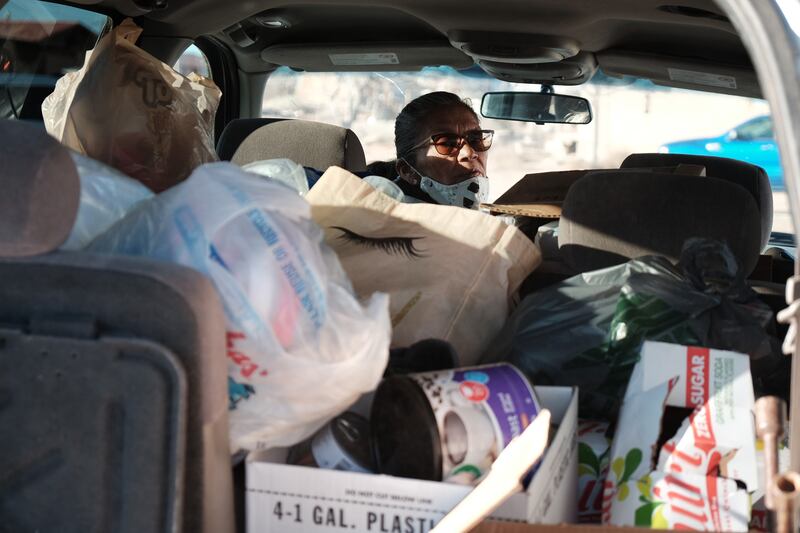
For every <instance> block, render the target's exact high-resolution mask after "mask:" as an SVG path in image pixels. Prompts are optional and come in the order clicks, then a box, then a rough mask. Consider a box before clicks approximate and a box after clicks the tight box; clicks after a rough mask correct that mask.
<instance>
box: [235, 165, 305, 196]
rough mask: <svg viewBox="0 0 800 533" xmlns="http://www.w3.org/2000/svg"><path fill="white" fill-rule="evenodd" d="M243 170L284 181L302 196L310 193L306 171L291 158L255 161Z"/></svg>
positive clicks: (279, 181) (280, 181)
mask: <svg viewBox="0 0 800 533" xmlns="http://www.w3.org/2000/svg"><path fill="white" fill-rule="evenodd" d="M242 170H246V171H247V172H251V173H253V174H258V175H259V176H263V177H265V178H267V179H271V180H273V181H276V182H278V183H283V184H284V185H286V186H287V187H290V188H292V189H294V190H296V191H297V193H298V194H299V195H300V196H305V195H306V194H307V193H308V179H307V178H306V171H305V169H303V167H302V165H299V164H297V163H295V162H294V161H292V160H291V159H265V160H262V161H253V162H252V163H248V164H246V165H245V166H243V167H242Z"/></svg>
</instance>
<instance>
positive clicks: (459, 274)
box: [306, 167, 541, 365]
mask: <svg viewBox="0 0 800 533" xmlns="http://www.w3.org/2000/svg"><path fill="white" fill-rule="evenodd" d="M306 199H307V200H308V201H309V202H310V203H311V207H312V218H313V219H314V221H316V222H317V224H319V225H320V226H322V228H323V229H324V230H325V240H326V242H327V243H328V245H330V246H331V247H332V248H333V249H334V250H335V251H336V253H337V255H338V256H339V259H340V261H341V263H342V266H343V267H344V269H345V271H346V272H347V274H348V275H349V276H350V279H351V280H352V282H353V286H354V288H355V291H356V294H358V295H359V297H367V296H369V295H370V294H372V293H373V292H376V291H379V292H387V293H389V294H390V296H391V303H390V311H391V315H392V325H393V328H394V332H393V335H392V346H407V345H409V344H412V343H413V342H416V341H418V340H421V339H426V338H431V337H433V338H439V339H444V340H446V341H449V342H450V343H451V344H453V346H454V347H455V348H456V351H457V352H458V354H459V357H460V361H459V363H460V364H461V365H470V364H473V363H475V362H477V361H478V358H479V357H480V356H481V354H482V353H483V351H484V350H485V349H486V347H487V346H488V344H489V342H490V341H491V340H492V338H493V337H494V336H495V335H496V334H497V333H498V332H499V331H500V328H501V327H502V326H503V324H504V323H505V321H506V317H507V316H508V313H509V311H510V307H511V305H512V299H513V297H514V294H515V293H516V291H517V289H518V287H519V285H520V284H521V283H522V281H523V280H524V279H525V277H526V276H527V275H528V274H529V273H530V272H532V271H533V269H534V268H535V267H536V266H538V265H539V263H540V262H541V253H540V252H539V249H538V248H537V247H536V246H535V245H534V244H533V243H532V242H531V241H530V240H529V239H528V238H527V237H525V236H524V235H523V234H522V233H521V232H520V231H519V230H517V229H516V228H514V227H511V226H508V225H506V224H505V223H503V222H502V221H501V220H499V219H496V218H494V217H491V216H489V215H486V214H483V213H480V212H478V211H471V210H469V209H462V208H458V207H450V206H439V205H429V204H404V203H400V202H398V201H396V200H394V199H392V198H390V197H389V196H386V195H385V194H383V193H381V192H379V191H377V190H375V189H374V188H372V187H371V186H370V185H369V184H367V183H365V182H363V181H362V180H361V179H359V178H358V177H356V176H354V175H353V174H350V173H349V172H347V171H345V170H342V169H341V168H337V167H331V168H329V169H328V171H327V172H325V174H324V175H323V176H322V178H321V179H320V180H319V182H317V184H316V185H315V186H314V187H313V188H312V189H311V191H310V192H309V193H308V195H307V196H306Z"/></svg>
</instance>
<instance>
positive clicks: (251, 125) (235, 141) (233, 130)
mask: <svg viewBox="0 0 800 533" xmlns="http://www.w3.org/2000/svg"><path fill="white" fill-rule="evenodd" d="M282 120H291V119H288V118H237V119H234V120H231V121H230V122H228V124H227V125H226V126H225V129H223V130H222V134H221V135H220V136H219V140H218V141H217V155H218V156H219V158H220V160H221V161H230V160H231V158H232V157H233V154H235V153H236V150H237V149H238V148H239V145H241V144H242V141H244V140H245V139H247V137H248V136H249V135H250V134H251V133H253V132H254V131H256V130H257V129H258V128H260V127H261V126H266V125H267V124H272V123H273V122H280V121H282Z"/></svg>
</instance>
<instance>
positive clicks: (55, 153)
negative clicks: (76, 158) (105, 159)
mask: <svg viewBox="0 0 800 533" xmlns="http://www.w3.org/2000/svg"><path fill="white" fill-rule="evenodd" d="M0 138H2V139H3V143H2V145H0V190H2V193H0V257H27V256H34V255H40V254H44V253H47V252H50V251H52V250H55V249H57V248H58V247H59V246H61V244H63V243H64V241H66V240H67V237H68V236H69V233H70V231H71V230H72V226H73V224H74V223H75V218H76V217H77V214H78V206H79V203H80V192H81V184H80V178H79V176H78V170H77V168H76V167H75V163H74V162H73V161H72V158H71V157H70V152H69V150H68V149H67V148H66V147H65V146H63V145H62V144H61V143H59V142H58V141H57V140H55V139H54V138H53V137H50V136H49V135H48V134H47V132H45V130H44V129H43V128H41V127H38V126H36V125H34V124H26V123H24V122H20V121H17V120H2V121H0Z"/></svg>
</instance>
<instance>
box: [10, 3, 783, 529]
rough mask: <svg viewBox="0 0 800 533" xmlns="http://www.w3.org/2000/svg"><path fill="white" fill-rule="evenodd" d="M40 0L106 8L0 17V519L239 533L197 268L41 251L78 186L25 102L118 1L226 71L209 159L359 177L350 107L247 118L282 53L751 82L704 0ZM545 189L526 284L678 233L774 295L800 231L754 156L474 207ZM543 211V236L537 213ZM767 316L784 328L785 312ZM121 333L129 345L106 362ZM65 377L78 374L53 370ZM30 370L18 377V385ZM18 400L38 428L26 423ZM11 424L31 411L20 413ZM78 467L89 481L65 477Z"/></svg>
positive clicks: (238, 500)
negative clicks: (288, 163)
mask: <svg viewBox="0 0 800 533" xmlns="http://www.w3.org/2000/svg"><path fill="white" fill-rule="evenodd" d="M4 3H5V2H3V1H2V0H0V7H2V6H3V4H4ZM13 4H14V0H12V4H10V5H13ZM42 4H45V3H44V2H42ZM46 4H47V5H52V6H56V8H65V9H66V8H79V9H81V10H84V11H86V12H92V13H94V14H96V15H97V16H98V17H99V18H98V20H100V22H99V23H97V24H96V28H97V32H96V33H92V32H91V31H89V30H87V26H86V25H81V26H78V29H76V28H75V27H69V25H66V26H65V29H58V28H55V26H54V25H53V24H52V23H51V24H49V25H47V24H43V25H42V27H43V28H46V31H47V35H46V36H38V37H37V36H36V35H34V34H33V33H35V31H34V30H30V31H29V32H28V33H27V34H25V35H27V37H25V36H23V37H20V35H21V34H20V33H14V32H13V31H11V30H10V29H9V26H10V25H11V24H12V23H11V22H9V21H0V45H1V47H2V56H0V68H1V69H2V71H3V72H4V73H6V74H7V73H9V72H12V71H13V70H14V69H18V70H19V71H20V72H26V73H28V74H30V75H31V79H29V80H27V81H26V82H25V83H24V85H23V86H22V87H17V86H14V85H12V84H8V85H6V94H5V96H2V97H0V113H2V114H3V115H2V116H3V117H4V119H3V120H2V122H0V135H2V137H3V138H4V139H6V142H4V143H3V146H2V147H0V161H1V162H2V166H3V168H4V169H5V170H4V171H3V173H2V176H3V177H2V178H0V179H2V182H3V183H4V186H3V188H4V190H6V191H10V192H11V194H7V195H0V287H2V289H0V291H1V292H2V294H3V297H2V298H0V355H2V356H0V375H1V376H3V377H2V378H0V414H2V416H3V417H5V418H3V422H2V425H3V428H4V429H3V433H4V437H3V439H0V517H1V518H2V520H0V522H2V525H0V530H3V531H33V530H40V531H56V530H60V531H165V532H166V531H202V532H208V533H222V532H228V531H244V516H243V515H244V507H243V506H244V504H243V489H242V486H243V483H244V477H243V476H244V472H243V469H242V467H241V465H240V466H239V467H237V468H232V466H231V459H230V457H229V455H228V449H227V434H226V411H227V407H228V404H227V396H226V391H225V387H226V367H225V360H224V359H223V358H220V357H218V356H217V354H218V353H221V352H224V351H225V344H226V339H225V331H224V319H223V318H222V316H223V315H222V307H221V305H220V302H219V298H218V297H217V295H216V294H215V291H214V288H213V286H212V285H211V284H210V282H209V281H208V280H207V279H206V278H204V277H203V276H202V275H200V274H198V273H197V272H194V271H193V270H191V269H189V268H185V267H180V266H177V265H176V266H173V265H166V264H164V263H157V262H155V261H149V260H144V259H142V260H138V259H129V258H109V257H107V256H98V255H93V254H89V253H83V252H76V253H67V252H61V251H58V250H57V248H58V245H59V244H60V242H62V241H63V239H64V237H65V235H66V234H65V231H68V229H69V228H68V227H66V225H65V223H64V220H67V219H69V218H70V216H73V215H71V213H73V214H74V211H75V210H76V209H77V196H78V193H77V192H76V188H77V187H79V183H78V178H77V175H76V174H75V173H73V172H71V171H70V168H71V166H72V165H71V164H70V163H69V161H66V160H65V159H64V158H65V157H66V156H65V152H64V151H63V150H61V149H60V147H59V146H58V143H57V142H56V141H54V140H53V139H51V138H49V137H48V136H46V135H45V134H44V130H43V128H42V127H41V123H42V114H41V103H42V101H43V100H44V98H45V97H46V96H47V95H48V94H49V93H50V91H52V83H53V80H54V79H55V78H56V77H57V76H56V74H55V73H59V75H60V73H62V72H65V69H66V70H69V69H73V70H74V69H76V68H79V67H80V65H81V64H82V61H83V55H84V53H85V51H86V50H88V49H90V48H91V47H92V46H93V44H94V42H96V41H97V39H98V38H99V37H100V35H101V34H102V33H103V32H105V31H107V30H108V28H109V27H110V24H114V25H116V24H118V23H120V22H121V21H122V20H123V19H125V18H127V17H132V18H133V19H134V21H135V22H136V23H137V24H138V25H139V26H141V27H142V28H143V33H142V36H141V38H140V39H139V41H138V43H137V44H138V45H139V46H140V47H141V48H142V49H144V50H146V51H147V52H149V53H150V54H152V55H154V56H155V57H157V58H159V59H160V60H162V61H163V62H164V63H166V64H168V65H173V64H175V63H176V61H177V60H178V58H179V57H180V56H181V54H182V53H183V52H184V50H186V48H187V47H188V46H189V45H192V44H194V45H196V46H197V47H198V48H199V49H200V50H201V51H202V52H203V54H204V56H205V57H206V58H207V61H208V64H209V66H210V73H211V76H212V78H213V80H214V82H215V83H216V84H217V85H218V86H219V88H220V89H221V90H222V100H221V103H220V106H219V109H218V112H217V116H216V122H215V137H216V149H217V155H218V157H219V159H220V160H223V161H231V162H233V163H235V164H237V165H240V166H243V165H246V164H248V163H251V162H254V161H259V160H264V159H272V158H289V159H292V160H294V161H296V162H297V163H300V164H301V165H304V166H308V167H313V168H315V169H321V170H324V169H326V168H328V167H330V166H339V167H342V168H344V169H346V170H350V171H353V172H356V171H363V170H364V169H365V168H366V167H367V163H368V162H371V161H373V160H374V159H375V157H374V156H372V155H371V154H369V153H365V145H362V141H361V140H360V139H359V138H358V136H357V135H356V133H355V132H354V131H353V130H352V129H350V128H349V127H347V126H346V125H343V124H332V123H323V122H319V121H314V120H306V119H301V118H287V117H283V116H281V117H266V116H261V113H260V111H261V102H262V99H265V98H270V97H271V96H272V95H270V94H269V93H267V94H265V93H264V88H265V85H266V83H267V80H268V79H269V77H270V75H271V73H273V72H274V71H275V70H276V69H278V68H279V67H289V68H290V69H293V70H295V71H302V72H362V71H363V72H398V71H409V72H415V71H419V70H420V69H422V68H424V67H431V66H433V67H436V66H449V67H452V68H454V69H462V70H463V69H470V68H476V67H477V68H478V69H480V70H481V71H482V72H483V73H484V75H487V76H489V77H492V78H496V79H499V80H503V81H507V82H515V83H524V84H530V86H531V90H532V91H536V92H538V90H539V85H542V86H548V87H552V86H555V89H556V90H558V88H559V86H578V85H581V84H584V83H587V82H589V80H591V79H592V78H593V77H595V76H598V77H599V76H605V77H608V78H612V79H616V78H622V77H630V78H635V79H644V80H649V81H651V82H653V83H654V84H656V85H659V86H666V87H674V88H681V89H690V90H695V91H702V92H710V93H720V94H727V95H735V96H741V97H747V98H762V97H763V94H762V91H761V88H760V86H759V81H758V78H757V76H756V73H755V70H754V67H753V64H752V61H751V59H750V57H749V55H748V53H747V50H746V48H745V46H744V45H743V42H742V39H741V37H740V35H739V34H738V33H737V31H736V29H735V28H734V26H733V25H732V23H731V21H730V20H729V19H728V17H727V16H726V15H725V13H724V12H723V11H722V9H721V8H720V7H719V6H718V5H717V3H716V2H714V1H713V0H680V1H677V0H604V1H603V2H592V1H586V0H528V1H525V2H519V1H516V0H495V1H493V2H478V1H475V0H460V1H456V0H439V1H436V2H431V1H430V0H405V1H402V2H398V1H396V0H370V1H368V2H367V1H364V0H346V1H345V0H319V1H316V2H306V1H302V0H73V1H52V2H49V3H46ZM9 9H10V8H9ZM15 9H20V8H19V5H17V7H16V8H15ZM31 9H32V11H31V12H32V13H35V12H36V9H34V8H31ZM52 13H61V11H58V9H55V10H52ZM106 20H107V21H108V22H107V23H103V21H106ZM51 22H52V21H51ZM4 28H5V30H4ZM31 32H33V33H31ZM4 60H5V61H4ZM6 64H8V65H13V67H6ZM37 76H39V77H40V78H41V79H38V78H36V77H37ZM398 111H399V109H398ZM54 169H58V171H55V170H54ZM543 203H544V204H551V205H552V206H554V207H555V208H556V211H555V212H556V213H558V214H557V215H556V216H555V217H554V216H553V214H552V213H547V214H540V215H537V214H536V213H533V214H531V213H530V212H527V216H526V217H525V220H524V223H521V224H520V228H521V229H522V230H523V231H524V232H525V233H526V234H527V235H528V236H530V238H531V239H534V238H536V239H537V242H538V243H539V244H540V247H541V249H542V252H543V255H544V262H543V264H542V266H541V267H540V268H539V269H537V270H536V271H535V272H534V274H533V275H532V276H531V277H530V278H529V279H528V280H527V281H526V282H525V284H524V285H523V288H522V293H523V295H524V294H526V293H531V292H535V291H537V290H540V289H542V288H544V287H547V286H550V285H552V284H554V283H557V282H559V281H562V280H565V279H567V278H569V277H571V276H574V275H576V274H580V273H583V272H587V271H591V270H596V269H600V268H605V267H609V266H613V265H618V264H621V263H624V262H626V261H628V260H629V259H632V258H636V257H639V256H641V255H645V254H659V255H663V256H666V257H668V258H670V259H671V260H673V261H677V260H678V259H679V257H680V252H681V248H682V246H683V244H684V242H685V241H686V240H687V239H689V238H691V237H706V238H714V239H719V240H723V241H726V242H728V243H730V244H731V248H732V251H733V254H734V256H735V257H736V259H737V260H738V262H739V264H740V265H741V269H742V272H743V273H744V275H745V276H746V277H747V280H748V284H749V285H750V286H751V287H752V288H753V289H754V290H755V291H756V292H757V293H758V295H759V298H760V299H761V300H762V301H763V302H765V303H766V304H767V305H769V307H770V308H771V309H772V310H773V311H775V312H777V311H779V310H781V309H783V308H784V307H785V306H786V304H785V292H786V282H787V280H788V279H789V278H790V277H791V276H792V274H793V272H794V268H795V267H794V258H795V252H794V240H793V235H788V234H784V233H773V232H772V227H773V194H772V188H771V185H770V180H769V177H768V176H767V174H766V173H765V171H764V170H763V169H762V168H760V167H758V166H756V165H753V164H750V163H747V162H743V161H737V160H734V159H728V158H722V157H712V156H701V155H684V154H677V153H630V154H628V155H627V157H625V158H624V160H622V161H621V162H620V164H619V166H618V167H616V168H575V169H570V170H561V169H554V170H553V171H549V172H539V171H536V172H530V171H529V170H527V169H525V168H523V167H520V168H519V181H518V182H517V183H516V184H515V185H514V186H512V187H511V188H510V189H509V190H508V191H506V192H505V193H504V194H502V195H501V196H500V197H499V198H497V199H496V200H494V201H493V205H495V206H502V207H498V208H497V211H493V210H492V209H490V211H492V212H493V213H495V214H503V213H505V214H512V215H513V214H515V213H517V214H518V213H520V212H524V210H523V211H519V210H518V209H517V210H516V211H515V208H514V206H525V205H529V204H543ZM23 211H24V212H25V213H28V214H26V215H21V214H20V213H22V212H23ZM559 217H560V222H559V225H558V231H557V232H556V233H553V232H552V231H550V232H548V226H549V225H550V226H552V223H553V222H554V220H556V219H558V218H559ZM20 220H24V221H25V224H23V225H22V226H20V223H19V221H20ZM772 327H773V328H774V331H776V333H777V335H778V337H779V338H780V340H783V338H784V337H785V335H786V333H787V326H785V325H782V324H778V323H777V321H774V323H773V325H772ZM120 350H121V351H122V353H124V354H125V356H124V357H121V358H109V357H108V354H109V353H112V352H113V353H117V352H119V351H120ZM31 354H35V355H36V357H31ZM64 354H69V356H67V357H60V356H59V355H64ZM78 354H80V356H78ZM62 359H63V361H62ZM45 362H47V364H46V365H44V363H45ZM123 373H124V375H125V376H126V377H125V379H120V378H119V376H121V375H122V374H123ZM67 374H69V375H72V376H73V378H74V379H72V380H70V381H69V383H71V384H72V385H70V386H68V387H64V386H63V385H60V383H61V377H62V375H67ZM20 375H24V376H27V378H26V379H19V376H20ZM787 379H788V378H787ZM31 380H33V381H35V382H36V383H37V390H35V391H32V390H26V388H25V387H22V386H20V385H19V384H25V383H29V382H30V381H31ZM64 382H66V381H64ZM112 392H113V394H111V393H112ZM787 393H788V391H787ZM31 394H33V395H35V396H36V397H37V398H38V400H37V401H36V402H35V409H36V412H31V410H30V408H28V407H26V408H25V409H24V410H22V409H17V408H15V405H19V404H17V403H16V402H15V401H14V399H15V398H17V397H24V396H26V395H31ZM108 397H114V398H116V400H115V401H111V402H109V401H107V398H108ZM26 405H27V404H26ZM3 411H5V413H3ZM76 413H88V414H91V416H89V415H88V414H87V415H86V416H77V415H76ZM31 418H34V419H36V420H37V424H35V425H31V424H22V423H21V421H22V420H27V419H31ZM67 422H68V423H67ZM18 426H19V427H25V428H26V429H25V430H24V431H13V429H12V428H14V427H18ZM134 450H135V451H136V453H135V454H134ZM76 482H77V483H79V485H80V486H81V487H83V489H82V490H80V491H75V490H73V487H74V486H75V483H76ZM64 524H69V527H63V526H64Z"/></svg>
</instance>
